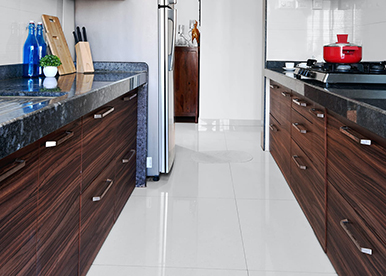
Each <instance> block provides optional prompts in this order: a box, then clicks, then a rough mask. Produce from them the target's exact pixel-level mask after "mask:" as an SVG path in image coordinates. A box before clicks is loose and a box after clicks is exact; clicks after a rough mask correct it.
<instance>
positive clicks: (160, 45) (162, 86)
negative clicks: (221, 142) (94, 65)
mask: <svg viewBox="0 0 386 276" xmlns="http://www.w3.org/2000/svg"><path fill="white" fill-rule="evenodd" d="M176 4H177V1H176V0H142V1H129V0H127V1H75V9H76V13H75V15H76V24H77V25H80V26H90V27H89V28H87V32H88V36H89V40H90V43H92V45H94V46H92V47H91V50H92V54H93V59H94V60H96V61H130V62H146V63H147V64H148V66H149V79H148V81H149V82H148V89H149V91H148V116H147V119H148V137H147V138H148V144H147V156H148V164H147V175H148V176H154V177H156V178H157V177H158V176H159V175H160V173H168V172H169V171H170V169H171V167H172V164H173V160H174V156H175V150H174V148H175V145H174V114H173V113H174V105H173V100H174V98H173V94H174V89H173V67H174V65H173V61H174V42H175V33H176V25H177V22H176V20H177V14H176V10H175V5H176ZM101 11H103V12H101ZM91 40H92V41H91Z"/></svg>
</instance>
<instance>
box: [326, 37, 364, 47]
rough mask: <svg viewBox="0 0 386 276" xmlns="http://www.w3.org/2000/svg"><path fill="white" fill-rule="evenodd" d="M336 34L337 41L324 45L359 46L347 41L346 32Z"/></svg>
mask: <svg viewBox="0 0 386 276" xmlns="http://www.w3.org/2000/svg"><path fill="white" fill-rule="evenodd" d="M336 36H337V37H338V41H337V42H335V43H331V44H328V45H325V46H324V47H343V46H357V47H361V46H358V45H356V44H353V43H350V42H348V34H337V35H336Z"/></svg>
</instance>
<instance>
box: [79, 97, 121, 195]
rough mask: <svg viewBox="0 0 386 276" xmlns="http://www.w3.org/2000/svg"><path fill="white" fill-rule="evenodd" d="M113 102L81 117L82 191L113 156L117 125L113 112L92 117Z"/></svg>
mask: <svg viewBox="0 0 386 276" xmlns="http://www.w3.org/2000/svg"><path fill="white" fill-rule="evenodd" d="M113 104H114V103H113V102H110V103H108V104H107V105H105V106H103V107H101V108H99V109H98V110H96V111H95V112H91V113H90V114H88V115H86V116H84V118H83V139H82V147H83V149H82V151H83V154H82V171H83V181H82V192H83V191H84V190H85V189H86V188H87V187H88V186H89V185H90V184H91V182H92V181H93V180H94V179H95V177H96V176H97V175H98V172H101V171H102V170H103V169H104V168H105V167H106V166H107V165H108V164H109V163H110V162H112V160H114V158H115V149H116V137H115V130H116V129H117V128H118V127H119V125H118V121H117V120H115V113H116V110H114V112H112V113H110V114H109V115H107V116H106V117H105V118H102V119H94V114H96V113H98V111H99V110H103V109H104V108H106V107H114V105H113Z"/></svg>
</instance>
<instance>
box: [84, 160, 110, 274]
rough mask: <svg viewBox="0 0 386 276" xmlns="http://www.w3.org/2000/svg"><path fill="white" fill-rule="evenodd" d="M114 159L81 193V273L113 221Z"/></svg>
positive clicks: (90, 262)
mask: <svg viewBox="0 0 386 276" xmlns="http://www.w3.org/2000/svg"><path fill="white" fill-rule="evenodd" d="M114 166H115V163H113V162H112V163H110V164H109V165H108V166H107V167H106V168H105V169H104V170H103V171H102V172H101V173H100V174H98V176H97V177H96V178H95V179H94V181H93V182H92V183H91V184H90V185H89V186H88V187H87V189H86V190H85V191H84V192H83V194H82V196H81V230H80V264H79V265H80V275H86V273H87V271H88V269H89V268H90V266H91V264H92V262H93V261H94V259H95V257H96V255H97V254H98V251H99V249H100V248H101V247H102V244H103V242H104V241H105V239H106V237H107V235H108V233H109V232H110V230H111V228H112V226H113V224H114V190H115V186H116V183H115V173H114Z"/></svg>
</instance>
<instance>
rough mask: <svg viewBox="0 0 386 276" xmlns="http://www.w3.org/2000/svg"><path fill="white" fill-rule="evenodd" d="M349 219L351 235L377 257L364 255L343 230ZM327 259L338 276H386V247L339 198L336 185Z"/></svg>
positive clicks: (331, 191) (330, 201) (331, 200)
mask: <svg viewBox="0 0 386 276" xmlns="http://www.w3.org/2000/svg"><path fill="white" fill-rule="evenodd" d="M343 219H348V220H349V222H350V231H351V232H352V234H353V236H354V237H355V239H356V240H357V241H358V242H359V243H360V244H361V245H362V246H366V247H369V248H371V249H372V251H373V254H372V255H367V254H363V253H361V252H360V251H359V250H358V248H357V247H356V246H355V245H354V243H353V242H352V240H351V239H350V238H349V236H348V235H347V233H346V232H345V231H344V230H343V229H342V227H341V226H340V224H339V223H340V221H341V220H343ZM327 245H328V248H327V255H328V257H329V258H330V260H331V263H332V264H333V266H334V268H335V270H336V271H337V273H338V275H350V276H363V275H372V276H375V275H379V276H381V275H386V266H385V264H386V247H385V245H384V243H383V242H381V241H380V240H379V239H378V237H377V236H376V235H375V234H374V233H373V232H372V231H371V230H370V228H369V226H368V225H367V223H365V222H364V221H363V219H362V218H361V217H360V216H358V214H357V213H356V211H355V210H354V209H353V208H352V207H351V206H350V205H349V204H348V203H347V201H346V200H345V199H344V198H343V197H342V196H341V195H340V194H339V192H338V191H337V190H336V189H335V188H334V186H333V185H329V189H328V234H327Z"/></svg>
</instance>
